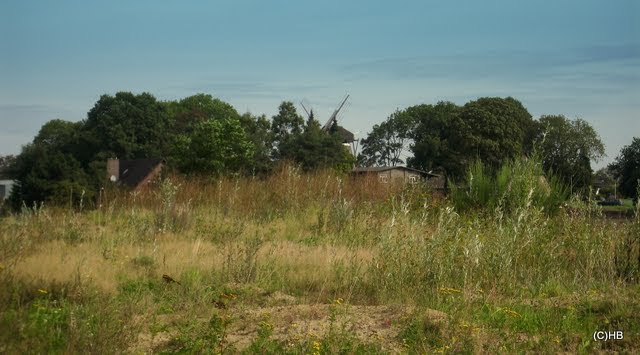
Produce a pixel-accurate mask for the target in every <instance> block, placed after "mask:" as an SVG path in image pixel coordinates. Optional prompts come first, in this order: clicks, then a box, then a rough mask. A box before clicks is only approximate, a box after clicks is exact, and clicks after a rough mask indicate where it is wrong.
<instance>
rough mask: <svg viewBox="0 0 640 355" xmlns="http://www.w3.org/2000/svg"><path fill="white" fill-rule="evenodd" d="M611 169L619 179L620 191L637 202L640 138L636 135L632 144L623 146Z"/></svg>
mask: <svg viewBox="0 0 640 355" xmlns="http://www.w3.org/2000/svg"><path fill="white" fill-rule="evenodd" d="M609 169H611V171H612V172H613V175H614V177H615V178H616V179H618V183H619V191H620V193H621V194H623V195H625V196H628V197H631V198H633V199H634V201H635V202H636V203H637V202H638V197H639V196H638V189H640V138H638V137H634V138H633V140H632V141H631V144H629V145H627V146H625V147H623V148H622V150H620V155H618V157H617V158H616V160H615V161H614V162H613V163H612V164H610V165H609Z"/></svg>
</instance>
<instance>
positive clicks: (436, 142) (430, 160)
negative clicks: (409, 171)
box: [404, 102, 469, 178]
mask: <svg viewBox="0 0 640 355" xmlns="http://www.w3.org/2000/svg"><path fill="white" fill-rule="evenodd" d="M404 112H405V114H406V115H409V116H411V117H412V119H413V120H414V121H415V122H416V125H415V129H414V131H413V132H412V138H413V144H412V145H411V151H412V153H413V157H411V158H409V159H408V161H407V163H408V165H409V166H411V167H413V168H416V169H421V170H424V171H431V170H436V169H443V170H444V171H445V172H446V173H447V175H448V176H450V177H452V178H458V177H462V176H463V174H464V169H465V167H466V164H467V160H468V159H469V157H468V154H466V153H465V152H464V151H463V150H462V149H461V147H462V146H463V142H464V141H465V140H466V139H467V138H468V137H467V135H468V129H467V128H466V127H465V126H464V125H463V122H462V120H461V118H460V107H458V106H456V105H455V104H454V103H451V102H438V103H437V104H436V105H418V106H412V107H409V108H407V109H406V110H405V111H404Z"/></svg>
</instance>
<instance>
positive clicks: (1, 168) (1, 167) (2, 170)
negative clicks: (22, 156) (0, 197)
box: [0, 154, 16, 179]
mask: <svg viewBox="0 0 640 355" xmlns="http://www.w3.org/2000/svg"><path fill="white" fill-rule="evenodd" d="M15 162H16V156H15V155H11V154H10V155H2V156H0V179H3V178H6V179H8V178H10V177H12V176H13V175H14V174H15V172H14V166H15Z"/></svg>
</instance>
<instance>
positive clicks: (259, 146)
mask: <svg viewBox="0 0 640 355" xmlns="http://www.w3.org/2000/svg"><path fill="white" fill-rule="evenodd" d="M240 125H241V126H242V128H243V129H244V132H245V134H246V135H247V138H248V139H249V141H251V143H252V144H253V157H252V159H251V163H250V166H249V167H248V172H250V173H251V174H265V173H268V172H269V171H271V169H272V168H273V160H272V159H271V153H272V152H271V149H272V147H273V135H272V133H271V123H270V122H269V120H268V119H267V116H265V115H260V116H253V115H251V114H250V113H248V112H247V113H245V114H243V115H242V116H240Z"/></svg>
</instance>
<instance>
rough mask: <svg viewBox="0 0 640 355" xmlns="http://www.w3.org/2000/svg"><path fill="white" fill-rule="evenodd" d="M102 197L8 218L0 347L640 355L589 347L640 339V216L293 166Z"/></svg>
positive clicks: (1, 257)
mask: <svg viewBox="0 0 640 355" xmlns="http://www.w3.org/2000/svg"><path fill="white" fill-rule="evenodd" d="M101 202H102V205H101V206H99V208H97V209H94V210H88V211H70V210H66V209H62V208H51V207H46V206H45V207H44V208H33V209H31V210H29V211H25V212H24V213H23V214H21V215H14V216H9V217H6V218H3V219H2V220H1V223H0V282H2V283H3V284H4V285H6V287H5V288H3V289H2V291H0V301H1V304H2V306H0V320H1V322H0V330H1V331H2V332H0V333H2V334H4V335H3V336H0V352H23V351H27V350H29V351H36V352H37V351H43V352H44V351H47V352H48V351H53V352H56V351H59V352H77V351H85V350H87V349H89V350H90V351H95V352H105V351H106V352H112V351H113V352H118V351H123V352H138V351H143V352H165V351H187V352H208V351H211V352H234V351H239V350H242V349H245V350H246V351H247V352H276V353H279V352H292V353H314V352H327V353H331V352H340V351H342V352H366V353H370V352H389V351H393V352H397V351H399V352H404V351H407V352H421V353H422V352H433V351H437V352H449V351H451V352H479V353H484V352H496V351H498V352H510V351H539V352H558V351H560V352H567V351H569V352H576V351H601V350H623V351H632V352H633V351H634V350H638V348H637V344H636V343H634V342H633V341H622V342H609V343H596V342H593V341H592V340H591V337H590V334H591V333H590V332H592V331H593V330H594V329H605V330H606V329H612V330H618V329H620V330H623V331H625V337H626V336H627V334H629V335H628V337H629V338H625V339H631V338H633V337H634V336H637V334H638V331H639V330H640V328H639V327H640V318H638V314H640V304H639V302H638V299H640V289H639V288H638V275H639V270H638V263H639V262H640V257H639V255H640V251H639V250H640V241H639V240H638V236H639V235H640V220H638V219H637V218H636V219H634V220H624V221H619V220H616V221H610V220H608V219H605V218H601V217H599V216H598V213H597V211H595V212H594V211H592V210H591V209H590V208H585V209H580V208H578V209H576V208H572V209H571V213H564V212H562V211H561V212H560V213H559V214H558V215H554V216H549V215H547V214H545V213H543V211H541V210H540V209H538V208H536V207H534V206H531V205H530V204H526V203H525V204H524V205H523V207H521V208H519V209H517V210H515V211H510V212H509V213H508V214H507V213H504V212H503V211H501V210H500V209H499V208H498V209H496V210H492V211H473V212H468V213H463V214H458V213H457V212H456V211H455V210H454V209H453V208H452V205H451V203H450V202H449V201H447V200H445V199H442V198H440V197H437V196H434V195H432V194H431V193H430V192H429V191H426V190H423V189H420V188H413V189H404V188H402V187H400V186H387V185H381V184H378V183H377V182H376V181H367V182H366V183H364V182H363V181H357V180H350V179H347V178H345V177H341V176H337V175H334V174H332V173H328V172H325V173H318V174H315V175H302V174H301V173H300V172H299V171H297V170H296V169H292V168H290V167H284V168H283V169H282V170H281V171H279V172H278V173H277V174H276V175H274V176H272V177H269V178H267V179H264V180H261V179H254V178H248V179H245V178H241V179H231V178H228V179H222V180H217V181H208V180H207V179H185V178H180V177H170V179H168V180H165V181H164V182H162V183H159V184H158V185H157V186H152V187H151V188H150V189H149V190H148V191H146V192H144V193H141V194H130V193H127V192H125V191H115V190H114V191H107V192H106V193H105V194H104V195H103V196H102V198H101ZM525 202H526V201H525ZM612 236H615V237H612ZM165 274H166V275H169V276H170V277H171V278H173V279H175V280H177V281H179V282H180V284H177V283H165V282H164V281H163V278H162V275H165ZM434 314H437V315H442V317H444V318H446V321H445V322H441V321H439V320H438V319H440V318H442V317H440V316H438V317H433V315H434ZM80 316H81V317H82V318H79V317H80ZM79 319H85V320H86V321H82V322H80V321H79ZM16 325H18V326H16ZM296 325H297V326H296ZM294 328H297V329H298V330H294ZM16 329H21V331H20V332H19V333H18V332H17V331H16ZM300 329H302V331H299V330H300ZM311 334H313V336H312V335H311Z"/></svg>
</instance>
